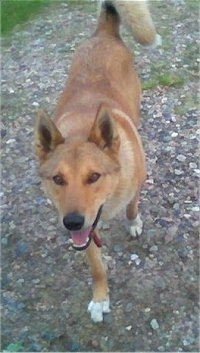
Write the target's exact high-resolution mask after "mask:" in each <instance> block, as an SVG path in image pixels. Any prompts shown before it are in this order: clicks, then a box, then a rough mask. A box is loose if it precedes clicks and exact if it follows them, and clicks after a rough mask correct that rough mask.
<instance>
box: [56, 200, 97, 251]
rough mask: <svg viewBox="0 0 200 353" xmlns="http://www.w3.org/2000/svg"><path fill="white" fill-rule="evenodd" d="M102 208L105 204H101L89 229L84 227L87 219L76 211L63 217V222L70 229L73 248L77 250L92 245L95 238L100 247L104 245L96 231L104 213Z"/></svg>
mask: <svg viewBox="0 0 200 353" xmlns="http://www.w3.org/2000/svg"><path fill="white" fill-rule="evenodd" d="M102 208H103V205H101V206H100V208H99V210H98V212H97V215H96V218H95V220H94V223H93V225H92V226H91V227H88V228H87V229H82V227H83V225H84V221H85V219H84V217H83V216H82V215H80V214H78V213H76V212H72V213H69V214H68V215H66V216H65V217H64V218H63V224H64V226H65V227H66V228H67V229H68V230H69V231H70V234H71V238H72V241H73V248H74V249H75V250H79V251H81V250H85V249H87V248H88V246H89V245H90V242H91V239H93V241H94V243H95V244H96V245H97V246H98V247H101V246H102V244H101V240H100V238H99V237H98V235H97V233H96V231H95V228H96V226H97V223H98V221H99V218H100V216H101V213H102Z"/></svg>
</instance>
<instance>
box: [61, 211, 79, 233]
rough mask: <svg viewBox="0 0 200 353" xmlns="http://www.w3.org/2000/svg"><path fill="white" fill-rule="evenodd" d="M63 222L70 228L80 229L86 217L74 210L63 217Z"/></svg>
mask: <svg viewBox="0 0 200 353" xmlns="http://www.w3.org/2000/svg"><path fill="white" fill-rule="evenodd" d="M63 223H64V226H65V227H66V228H67V229H69V230H79V229H81V228H82V226H83V224H84V217H83V216H81V215H80V214H78V213H75V212H72V213H69V214H67V215H66V216H65V217H64V218H63Z"/></svg>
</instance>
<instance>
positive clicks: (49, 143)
mask: <svg viewBox="0 0 200 353" xmlns="http://www.w3.org/2000/svg"><path fill="white" fill-rule="evenodd" d="M61 143H64V138H63V137H62V135H61V133H60V131H59V130H58V129H57V127H56V125H55V124H54V123H53V121H52V120H51V119H50V118H49V116H48V114H47V113H46V112H45V111H43V110H40V111H38V114H37V121H36V127H35V151H36V154H37V156H38V157H39V158H40V159H41V160H45V159H46V157H47V155H48V153H49V152H52V151H53V150H54V149H55V148H56V146H57V145H59V144H61Z"/></svg>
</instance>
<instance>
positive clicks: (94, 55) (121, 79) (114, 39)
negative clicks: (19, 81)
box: [56, 1, 156, 129]
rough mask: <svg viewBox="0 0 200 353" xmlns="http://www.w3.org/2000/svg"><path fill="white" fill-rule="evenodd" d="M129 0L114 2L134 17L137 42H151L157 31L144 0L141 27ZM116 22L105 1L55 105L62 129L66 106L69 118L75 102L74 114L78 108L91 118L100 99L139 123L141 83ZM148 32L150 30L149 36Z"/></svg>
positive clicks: (110, 7)
mask: <svg viewBox="0 0 200 353" xmlns="http://www.w3.org/2000/svg"><path fill="white" fill-rule="evenodd" d="M126 3H127V4H126ZM128 3H129V2H126V1H125V2H124V1H123V2H121V1H119V2H117V4H118V7H119V9H120V11H121V10H122V13H124V12H125V8H126V6H128V7H127V10H129V15H128V14H127V16H130V15H131V13H132V17H133V19H134V23H133V26H132V27H134V28H135V33H136V32H138V33H140V38H139V35H138V36H137V39H138V40H140V42H142V38H143V42H145V43H147V42H148V43H150V42H152V40H153V39H155V36H156V32H155V28H154V26H153V25H151V23H152V22H151V17H150V14H149V12H148V9H147V6H146V4H145V2H143V1H142V5H141V4H140V3H138V2H137V5H138V6H139V13H140V16H141V14H142V13H143V15H144V16H143V17H144V23H142V24H140V27H141V28H143V30H142V31H140V30H139V28H138V21H139V20H138V18H137V16H134V14H133V12H134V11H136V10H137V11H138V6H136V4H135V3H136V2H135V1H133V2H132V1H130V4H128ZM131 6H132V7H131ZM131 10H132V11H131ZM147 14H148V16H147ZM119 25H120V17H119V14H118V12H117V11H116V9H115V7H114V6H113V4H112V2H110V1H105V2H104V3H103V5H102V11H101V14H100V17H99V21H98V25H97V29H96V31H95V33H94V34H93V36H92V37H91V38H90V39H89V40H87V41H86V42H84V44H83V45H81V46H80V47H79V48H78V50H77V51H76V53H75V56H74V59H73V63H72V66H71V70H70V74H69V79H68V82H67V86H66V88H65V90H64V92H63V94H62V96H61V98H60V100H59V103H58V106H57V114H56V117H57V124H58V126H59V127H60V128H61V129H62V126H63V123H64V120H63V114H65V113H66V107H67V111H68V112H69V114H67V115H68V116H70V117H71V119H72V120H73V118H72V115H73V114H72V113H73V112H74V106H76V109H75V111H76V117H77V114H78V113H79V111H80V113H81V115H82V117H83V114H84V112H85V114H87V119H89V116H91V119H94V115H95V114H96V111H97V109H98V107H99V105H100V103H101V102H102V99H103V101H104V102H106V103H108V104H109V105H111V106H112V107H113V108H117V109H120V110H122V111H124V112H125V113H126V114H127V115H129V116H130V117H131V118H132V119H133V121H134V123H135V124H136V125H138V122H139V110H140V93H141V92H140V83H139V80H138V76H137V73H136V72H135V71H134V69H133V56H132V54H131V53H130V51H129V49H128V48H127V47H126V46H125V44H124V42H123V41H122V40H121V38H120V34H119ZM147 32H148V33H149V38H148V40H147V35H146V33H147ZM135 37H136V35H135ZM145 38H146V39H145ZM91 97H92V99H91ZM88 102H90V104H88ZM60 117H62V118H60Z"/></svg>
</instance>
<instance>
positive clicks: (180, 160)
mask: <svg viewBox="0 0 200 353" xmlns="http://www.w3.org/2000/svg"><path fill="white" fill-rule="evenodd" d="M176 159H177V160H178V161H179V162H185V161H186V156H184V155H182V154H179V155H178V156H177V157H176Z"/></svg>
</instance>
